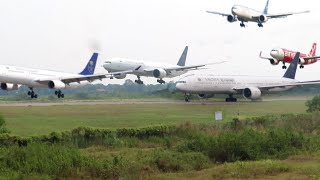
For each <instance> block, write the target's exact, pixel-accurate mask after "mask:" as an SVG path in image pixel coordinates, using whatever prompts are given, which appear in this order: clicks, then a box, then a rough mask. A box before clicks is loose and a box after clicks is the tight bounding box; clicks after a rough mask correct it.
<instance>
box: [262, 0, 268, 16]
mask: <svg viewBox="0 0 320 180" xmlns="http://www.w3.org/2000/svg"><path fill="white" fill-rule="evenodd" d="M268 8H269V0H267V4H266V6H265V7H264V10H263V14H265V15H266V14H268Z"/></svg>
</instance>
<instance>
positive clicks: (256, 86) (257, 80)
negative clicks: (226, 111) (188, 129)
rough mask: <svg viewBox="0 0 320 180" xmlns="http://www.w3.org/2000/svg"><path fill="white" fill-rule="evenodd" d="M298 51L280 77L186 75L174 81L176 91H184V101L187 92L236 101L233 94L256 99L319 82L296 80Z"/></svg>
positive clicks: (318, 82)
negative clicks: (217, 95)
mask: <svg viewBox="0 0 320 180" xmlns="http://www.w3.org/2000/svg"><path fill="white" fill-rule="evenodd" d="M299 56H300V52H297V53H296V55H295V57H294V60H293V61H292V63H291V64H290V66H289V68H288V69H287V71H286V72H285V74H284V76H283V77H282V78H279V77H278V78H277V77H261V76H232V75H227V76H217V75H212V74H209V75H194V74H192V75H187V76H185V77H183V78H181V79H180V80H179V81H177V82H176V88H177V90H178V91H181V92H184V93H185V95H186V96H185V101H186V102H188V101H189V96H188V94H199V96H200V97H210V96H212V95H214V94H228V95H229V97H228V98H226V102H236V101H237V99H236V98H234V97H233V95H235V94H242V95H243V96H244V97H245V98H248V99H251V100H256V99H259V98H260V97H261V95H262V94H263V93H268V92H281V91H286V90H288V89H291V88H293V87H295V86H299V85H311V84H320V80H316V81H297V80H295V79H294V78H295V74H296V70H297V66H298V63H299Z"/></svg>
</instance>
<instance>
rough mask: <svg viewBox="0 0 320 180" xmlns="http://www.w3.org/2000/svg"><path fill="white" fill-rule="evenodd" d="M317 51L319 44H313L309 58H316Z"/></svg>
mask: <svg viewBox="0 0 320 180" xmlns="http://www.w3.org/2000/svg"><path fill="white" fill-rule="evenodd" d="M316 50H317V43H313V44H312V48H311V50H310V53H309V56H315V55H316Z"/></svg>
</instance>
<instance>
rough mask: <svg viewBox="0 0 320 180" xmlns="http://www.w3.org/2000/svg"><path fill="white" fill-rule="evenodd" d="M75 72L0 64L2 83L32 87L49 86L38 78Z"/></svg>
mask: <svg viewBox="0 0 320 180" xmlns="http://www.w3.org/2000/svg"><path fill="white" fill-rule="evenodd" d="M74 75H75V74H71V73H64V72H56V71H49V70H39V69H32V68H24V67H15V66H6V65H2V66H0V83H10V84H23V85H26V86H28V87H31V88H48V84H46V83H38V82H37V81H36V80H38V79H56V80H59V79H61V78H63V77H68V76H74ZM84 84H88V83H86V82H80V83H70V84H66V88H75V87H78V86H80V85H84Z"/></svg>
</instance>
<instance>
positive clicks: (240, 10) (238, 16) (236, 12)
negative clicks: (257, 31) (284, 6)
mask: <svg viewBox="0 0 320 180" xmlns="http://www.w3.org/2000/svg"><path fill="white" fill-rule="evenodd" d="M268 6H269V0H267V4H266V6H265V8H264V10H263V11H262V12H261V11H258V10H254V9H251V8H248V7H245V6H241V5H234V6H233V7H232V8H231V14H226V13H220V12H215V11H207V13H211V14H217V15H221V16H224V17H227V20H228V21H229V22H230V23H232V22H236V21H240V22H241V23H240V27H245V24H244V22H255V23H258V26H259V27H263V25H262V24H263V23H266V22H267V21H268V20H269V19H274V18H284V17H287V16H290V15H294V14H302V13H308V12H310V11H301V12H288V13H279V14H268Z"/></svg>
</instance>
